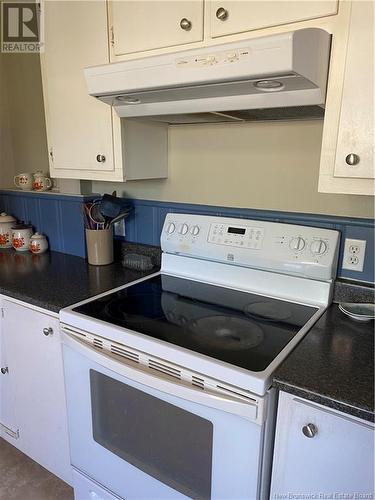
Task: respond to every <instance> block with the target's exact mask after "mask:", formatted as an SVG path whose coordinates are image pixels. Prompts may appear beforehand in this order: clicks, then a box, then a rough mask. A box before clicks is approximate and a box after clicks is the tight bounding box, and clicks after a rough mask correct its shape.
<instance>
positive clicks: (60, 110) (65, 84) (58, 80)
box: [41, 0, 121, 180]
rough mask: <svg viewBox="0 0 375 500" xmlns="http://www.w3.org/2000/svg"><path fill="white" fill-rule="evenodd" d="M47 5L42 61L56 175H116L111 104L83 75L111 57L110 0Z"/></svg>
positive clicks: (51, 160)
mask: <svg viewBox="0 0 375 500" xmlns="http://www.w3.org/2000/svg"><path fill="white" fill-rule="evenodd" d="M44 8H45V23H44V25H45V52H44V54H42V56H41V62H42V76H43V91H44V101H45V109H46V123H47V138H48V147H49V153H50V170H51V175H52V176H53V177H69V178H76V177H78V178H82V179H91V178H95V179H98V178H100V179H103V180H106V179H111V178H113V177H115V176H113V175H112V176H111V174H114V173H115V170H116V167H115V158H114V151H113V132H112V110H111V108H110V107H109V106H103V104H102V103H101V102H96V101H95V99H93V98H92V97H90V96H89V95H88V93H87V88H86V83H85V79H84V75H83V68H84V67H85V66H91V65H97V64H105V63H107V62H108V61H109V59H108V38H107V23H106V19H107V15H106V3H105V1H104V0H103V1H97V2H84V1H82V2H81V1H74V2H66V1H61V2H60V1H59V2H56V1H51V0H47V1H46V2H45V3H44ZM120 167H121V165H120ZM117 174H118V172H117ZM120 177H121V176H120Z"/></svg>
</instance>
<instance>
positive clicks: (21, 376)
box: [3, 300, 71, 483]
mask: <svg viewBox="0 0 375 500" xmlns="http://www.w3.org/2000/svg"><path fill="white" fill-rule="evenodd" d="M3 309H4V318H3V329H4V330H3V331H4V337H5V347H6V353H7V364H8V367H9V373H10V376H11V383H12V394H13V404H14V409H13V411H14V426H15V427H16V428H17V429H19V440H18V441H17V442H16V443H13V444H14V445H15V446H17V447H18V448H19V449H20V450H21V451H23V452H24V453H26V454H27V455H28V456H30V457H31V458H32V459H33V460H35V461H36V462H38V463H39V464H41V465H42V466H43V467H45V468H46V469H48V470H49V471H51V472H52V473H54V474H56V475H57V476H59V477H60V478H62V479H63V480H65V481H67V482H69V483H71V470H70V458H69V445H68V431H67V415H66V402H65V388H64V378H63V363H62V350H61V344H60V337H59V321H58V319H57V318H55V317H53V316H50V315H48V314H42V313H40V312H37V311H34V310H32V309H30V308H28V307H24V306H21V305H18V304H15V303H13V302H10V301H7V300H4V302H3ZM46 329H47V330H46ZM48 329H50V330H48Z"/></svg>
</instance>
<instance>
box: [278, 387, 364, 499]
mask: <svg viewBox="0 0 375 500" xmlns="http://www.w3.org/2000/svg"><path fill="white" fill-rule="evenodd" d="M312 425H313V426H314V427H311V426H312ZM306 426H310V427H309V428H306ZM309 430H311V437H306V435H305V434H304V432H305V433H307V434H308V432H309ZM314 430H315V433H314ZM373 443H374V428H373V426H372V425H371V424H368V423H367V422H364V421H360V420H357V419H354V418H351V417H350V416H348V415H344V414H342V413H339V412H335V411H333V410H332V411H331V410H330V409H328V408H325V407H322V406H320V405H315V404H310V403H309V402H308V401H304V400H303V399H299V398H296V397H293V396H291V395H290V394H285V393H281V397H280V400H279V408H278V416H277V424H276V438H275V450H274V463H273V471H272V492H271V498H284V496H283V495H285V498H287V497H288V498H292V497H291V496H290V495H293V494H296V495H297V494H298V495H301V498H302V496H306V497H307V496H309V498H315V497H314V496H313V495H316V498H323V497H322V495H327V496H326V497H325V498H336V497H335V496H334V495H335V494H345V495H347V496H345V497H339V496H338V497H337V498H356V497H355V495H357V498H361V497H360V496H358V495H361V494H363V495H369V494H371V492H372V489H373V486H374V444H373ZM328 495H333V496H332V497H331V496H328ZM350 495H353V496H350ZM362 498H370V496H367V497H365V496H363V497H362Z"/></svg>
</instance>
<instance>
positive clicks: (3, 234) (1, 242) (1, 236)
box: [0, 212, 17, 248]
mask: <svg viewBox="0 0 375 500" xmlns="http://www.w3.org/2000/svg"><path fill="white" fill-rule="evenodd" d="M16 222H17V221H16V219H15V218H14V217H12V216H11V215H8V214H6V213H5V212H3V213H1V214H0V248H12V226H14V224H15V223H16Z"/></svg>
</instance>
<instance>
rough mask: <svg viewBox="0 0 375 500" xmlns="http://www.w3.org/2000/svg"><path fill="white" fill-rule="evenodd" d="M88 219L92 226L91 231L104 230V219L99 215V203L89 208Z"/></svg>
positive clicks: (96, 202)
mask: <svg viewBox="0 0 375 500" xmlns="http://www.w3.org/2000/svg"><path fill="white" fill-rule="evenodd" d="M89 217H90V219H91V221H92V222H93V224H94V227H93V229H104V228H105V225H106V223H107V220H106V218H105V217H104V216H103V215H102V213H101V202H100V201H95V202H94V203H92V205H91V206H90V208H89Z"/></svg>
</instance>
